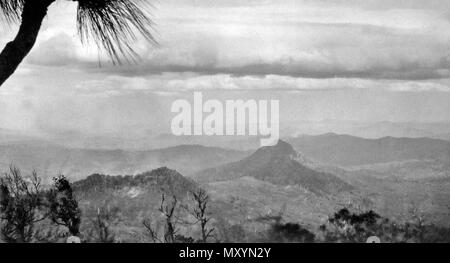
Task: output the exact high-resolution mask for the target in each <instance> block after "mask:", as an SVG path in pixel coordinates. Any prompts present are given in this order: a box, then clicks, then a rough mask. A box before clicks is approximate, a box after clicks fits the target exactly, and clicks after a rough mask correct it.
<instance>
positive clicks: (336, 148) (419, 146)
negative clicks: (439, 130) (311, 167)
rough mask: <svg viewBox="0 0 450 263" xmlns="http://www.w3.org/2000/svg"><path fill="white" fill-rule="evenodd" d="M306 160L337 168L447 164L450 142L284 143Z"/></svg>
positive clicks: (334, 138)
mask: <svg viewBox="0 0 450 263" xmlns="http://www.w3.org/2000/svg"><path fill="white" fill-rule="evenodd" d="M288 142H289V143H291V144H292V145H293V146H294V148H296V149H301V151H302V153H304V154H305V155H306V156H308V157H309V158H312V159H314V160H316V161H319V162H322V163H326V164H331V165H338V166H358V165H367V164H376V163H387V162H396V161H407V160H437V161H442V162H448V161H449V160H450V142H449V141H445V140H439V139H430V138H393V137H384V138H380V139H364V138H359V137H355V136H350V135H338V134H334V133H328V134H324V135H317V136H306V135H305V136H299V137H296V138H290V139H288Z"/></svg>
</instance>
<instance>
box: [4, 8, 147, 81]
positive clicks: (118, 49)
mask: <svg viewBox="0 0 450 263" xmlns="http://www.w3.org/2000/svg"><path fill="white" fill-rule="evenodd" d="M56 1H63V0H0V15H3V16H4V18H5V19H6V21H7V22H8V23H20V27H19V31H18V33H17V35H16V37H15V38H14V40H12V41H11V42H9V43H8V44H7V45H6V47H5V48H4V49H3V51H2V52H1V53H0V86H1V85H3V83H4V82H5V81H6V80H7V79H8V78H9V77H10V76H11V75H12V74H13V73H14V72H15V71H16V69H17V67H18V66H19V65H20V63H21V62H22V61H23V59H24V58H25V57H26V56H27V55H28V53H29V52H30V51H31V49H32V48H33V46H34V44H35V43H36V39H37V37H38V34H39V31H40V29H41V25H42V21H43V20H44V18H45V17H46V15H47V10H48V8H49V7H50V5H52V4H53V3H55V2H56ZM73 1H77V2H78V14H77V28H78V32H79V35H80V37H81V41H82V42H83V43H86V42H88V41H89V40H90V39H92V40H93V41H94V42H95V43H96V44H97V46H98V47H99V48H101V49H103V50H105V51H106V52H107V54H108V55H109V56H110V58H111V59H112V61H113V62H114V63H120V62H121V58H124V59H127V60H128V59H134V58H136V52H135V51H134V50H133V48H132V45H131V44H132V42H134V41H135V40H136V32H139V33H140V34H141V35H143V36H144V38H145V39H147V40H148V41H149V42H151V43H155V39H154V38H153V36H152V34H151V27H152V25H153V23H152V21H151V19H150V18H149V14H148V9H149V4H148V1H147V0H73Z"/></svg>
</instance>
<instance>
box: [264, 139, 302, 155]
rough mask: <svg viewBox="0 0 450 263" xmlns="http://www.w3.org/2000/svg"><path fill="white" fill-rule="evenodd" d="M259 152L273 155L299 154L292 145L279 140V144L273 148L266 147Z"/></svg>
mask: <svg viewBox="0 0 450 263" xmlns="http://www.w3.org/2000/svg"><path fill="white" fill-rule="evenodd" d="M257 152H267V153H271V154H272V155H274V154H275V155H296V154H297V152H296V151H295V150H294V148H293V147H292V145H290V144H289V143H287V142H285V141H283V140H279V141H278V143H277V144H275V145H273V146H265V147H262V148H260V149H259V151H257Z"/></svg>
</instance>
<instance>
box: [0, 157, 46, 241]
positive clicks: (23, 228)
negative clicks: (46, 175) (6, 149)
mask: <svg viewBox="0 0 450 263" xmlns="http://www.w3.org/2000/svg"><path fill="white" fill-rule="evenodd" d="M43 196H44V192H43V191H42V190H41V181H40V179H39V177H38V176H37V174H36V172H33V173H32V175H31V177H30V178H24V177H22V175H21V173H20V171H19V169H17V168H16V167H13V166H11V167H10V171H9V173H6V174H5V175H4V177H3V178H1V179H0V220H1V222H0V223H1V229H0V233H1V237H2V239H3V240H4V241H6V242H9V243H27V242H31V241H32V240H33V237H34V236H35V229H34V226H35V224H36V223H37V222H40V221H43V220H45V218H46V217H47V214H46V213H45V212H42V209H41V208H42V207H43V206H44V205H45V204H44V198H43Z"/></svg>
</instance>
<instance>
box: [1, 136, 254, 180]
mask: <svg viewBox="0 0 450 263" xmlns="http://www.w3.org/2000/svg"><path fill="white" fill-rule="evenodd" d="M247 155H248V153H247V152H241V151H236V150H228V149H222V148H216V147H205V146H200V145H181V146H175V147H170V148H164V149H156V150H149V151H125V150H89V149H71V148H65V147H62V146H59V145H53V144H29V143H14V144H5V145H0V169H1V170H3V171H6V170H7V169H8V168H9V166H10V165H11V164H14V165H16V166H17V167H20V168H21V169H22V170H24V171H31V170H32V169H36V170H37V171H38V173H39V174H40V175H42V176H44V177H45V176H48V177H52V176H54V175H56V174H57V173H63V174H64V175H66V176H68V177H69V178H71V179H72V180H78V179H82V178H84V177H86V176H88V175H90V174H94V173H104V174H137V173H142V172H145V171H149V170H152V169H155V168H158V167H162V166H167V167H170V168H172V169H176V170H177V171H179V172H180V173H182V174H183V175H189V174H192V173H194V172H197V171H200V170H202V169H205V168H209V167H214V166H218V165H221V164H225V163H228V162H232V161H237V160H240V159H242V158H244V157H245V156H247Z"/></svg>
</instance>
